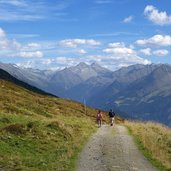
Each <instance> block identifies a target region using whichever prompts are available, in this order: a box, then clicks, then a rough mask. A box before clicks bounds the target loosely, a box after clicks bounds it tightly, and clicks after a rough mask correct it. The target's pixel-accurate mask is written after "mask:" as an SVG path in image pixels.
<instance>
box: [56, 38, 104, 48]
mask: <svg viewBox="0 0 171 171" xmlns="http://www.w3.org/2000/svg"><path fill="white" fill-rule="evenodd" d="M100 44H101V43H100V42H99V41H96V40H93V39H66V40H61V41H60V42H59V45H60V46H62V47H70V48H76V47H77V46H79V45H90V46H98V45H100Z"/></svg>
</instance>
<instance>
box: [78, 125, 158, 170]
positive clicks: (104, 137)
mask: <svg viewBox="0 0 171 171" xmlns="http://www.w3.org/2000/svg"><path fill="white" fill-rule="evenodd" d="M77 171H157V169H156V168H154V167H153V166H152V165H151V164H150V163H149V162H148V161H147V159H145V157H144V156H143V155H142V154H141V152H140V151H139V150H138V148H137V147H136V145H135V143H134V141H133V138H132V137H131V136H130V135H129V134H128V131H127V129H126V128H125V127H124V126H121V125H115V126H113V127H110V126H108V125H103V126H102V127H101V128H99V129H98V131H97V133H95V134H94V135H93V136H92V138H91V139H90V140H89V142H88V143H87V145H86V146H85V148H84V149H83V151H82V152H81V154H80V157H79V160H78V164H77Z"/></svg>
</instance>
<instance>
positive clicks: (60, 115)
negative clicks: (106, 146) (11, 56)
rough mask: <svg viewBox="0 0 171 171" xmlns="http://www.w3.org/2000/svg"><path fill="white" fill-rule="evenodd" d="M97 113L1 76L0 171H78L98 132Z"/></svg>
mask: <svg viewBox="0 0 171 171" xmlns="http://www.w3.org/2000/svg"><path fill="white" fill-rule="evenodd" d="M5 74H6V73H5ZM8 76H9V75H8ZM9 77H10V76H9ZM34 90H35V89H34ZM96 112H97V111H96V110H94V109H91V108H87V109H86V112H85V108H84V106H83V105H82V104H79V103H75V102H72V101H69V100H64V99H60V98H56V97H53V96H50V95H47V94H46V93H42V92H41V91H37V90H36V91H32V89H30V87H29V88H28V87H27V86H22V85H21V84H16V82H15V81H14V80H11V79H6V77H4V78H3V77H2V73H1V77H0V170H4V171H9V170H23V171H32V170H33V171H45V170H46V171H47V170H48V171H51V170H55V171H58V170H60V171H64V170H74V165H75V159H76V158H77V155H78V153H79V151H80V149H81V148H82V146H83V145H84V143H85V142H86V140H87V138H88V137H89V136H90V135H91V134H92V133H93V132H94V131H95V130H96V123H95V115H96Z"/></svg>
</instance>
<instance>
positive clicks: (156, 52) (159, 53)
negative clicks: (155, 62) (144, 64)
mask: <svg viewBox="0 0 171 171" xmlns="http://www.w3.org/2000/svg"><path fill="white" fill-rule="evenodd" d="M140 53H142V54H144V55H147V56H150V55H156V56H166V55H168V54H169V51H168V50H166V49H159V50H154V51H152V50H151V49H150V48H146V49H141V50H140Z"/></svg>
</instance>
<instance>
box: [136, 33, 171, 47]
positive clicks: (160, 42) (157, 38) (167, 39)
mask: <svg viewBox="0 0 171 171" xmlns="http://www.w3.org/2000/svg"><path fill="white" fill-rule="evenodd" d="M136 44H138V45H156V46H170V45H171V36H170V35H164V36H163V35H154V36H153V37H151V38H149V39H143V40H137V41H136Z"/></svg>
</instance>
